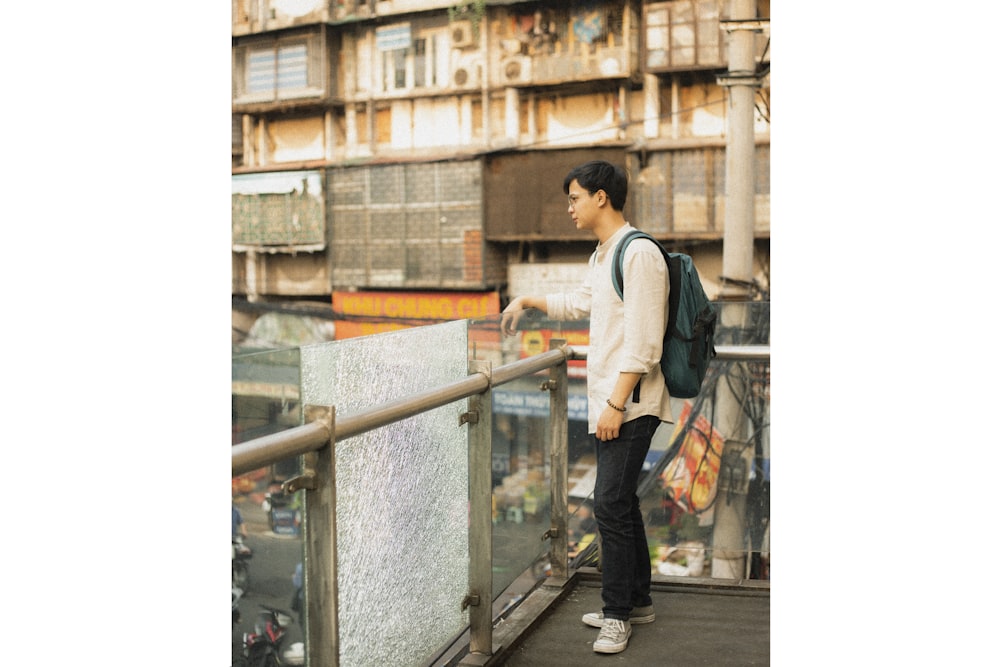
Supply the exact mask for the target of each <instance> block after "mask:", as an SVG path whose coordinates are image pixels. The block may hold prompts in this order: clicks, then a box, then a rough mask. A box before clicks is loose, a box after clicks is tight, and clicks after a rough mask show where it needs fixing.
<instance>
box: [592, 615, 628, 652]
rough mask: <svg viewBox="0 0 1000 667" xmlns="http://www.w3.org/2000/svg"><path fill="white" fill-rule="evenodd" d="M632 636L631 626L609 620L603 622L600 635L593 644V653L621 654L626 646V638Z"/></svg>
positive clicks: (616, 620)
mask: <svg viewBox="0 0 1000 667" xmlns="http://www.w3.org/2000/svg"><path fill="white" fill-rule="evenodd" d="M631 636H632V624H631V623H629V622H628V621H619V620H618V619H617V618H609V619H606V620H605V621H604V626H603V627H602V628H601V633H600V634H599V635H597V641H595V642H594V652H595V653H621V652H622V651H624V650H625V647H626V646H628V638H629V637H631Z"/></svg>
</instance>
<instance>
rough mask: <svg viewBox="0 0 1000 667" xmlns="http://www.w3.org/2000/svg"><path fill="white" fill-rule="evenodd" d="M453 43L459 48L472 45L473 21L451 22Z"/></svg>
mask: <svg viewBox="0 0 1000 667" xmlns="http://www.w3.org/2000/svg"><path fill="white" fill-rule="evenodd" d="M450 27H451V45H452V46H454V47H455V48H457V49H464V48H465V47H467V46H472V44H473V35H472V21H455V22H454V23H452V24H451V26H450Z"/></svg>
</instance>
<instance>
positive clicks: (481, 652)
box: [460, 360, 501, 665]
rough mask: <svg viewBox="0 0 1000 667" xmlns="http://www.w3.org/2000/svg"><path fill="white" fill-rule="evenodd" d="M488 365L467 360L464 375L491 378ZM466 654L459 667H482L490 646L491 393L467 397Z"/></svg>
mask: <svg viewBox="0 0 1000 667" xmlns="http://www.w3.org/2000/svg"><path fill="white" fill-rule="evenodd" d="M491 370H492V366H491V365H490V363H489V362H488V361H479V360H472V361H470V362H469V373H470V374H471V373H483V374H484V375H486V377H490V373H491ZM462 421H463V422H465V423H468V425H469V592H468V595H467V596H466V598H465V600H464V601H463V602H462V605H463V607H465V606H469V653H468V655H466V656H465V657H464V658H463V659H462V661H461V663H460V664H461V665H485V664H486V662H487V660H488V659H489V657H490V656H492V655H494V654H495V653H496V652H497V651H498V650H499V649H500V648H501V647H499V646H493V502H492V500H493V475H492V471H493V453H492V443H491V438H492V434H493V391H492V386H488V387H487V388H486V391H484V392H483V393H481V394H475V395H473V396H470V397H469V412H468V414H467V415H466V417H465V418H463V420H462Z"/></svg>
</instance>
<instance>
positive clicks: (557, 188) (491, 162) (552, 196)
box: [483, 146, 632, 241]
mask: <svg viewBox="0 0 1000 667" xmlns="http://www.w3.org/2000/svg"><path fill="white" fill-rule="evenodd" d="M588 160H607V161H608V162H612V163H614V164H619V165H622V166H625V149H624V148H622V147H614V146H607V147H599V148H574V149H566V150H551V151H534V152H530V153H503V154H495V155H492V156H490V157H489V158H488V159H487V165H486V169H485V171H484V183H483V189H484V195H485V202H486V208H485V221H486V239H487V240H488V241H529V240H531V241H560V240H588V241H589V240H593V238H594V236H593V234H592V233H590V232H588V231H581V230H578V229H576V227H575V226H574V225H573V221H572V219H571V218H570V216H569V213H568V205H567V203H566V197H565V195H564V194H563V189H562V184H563V178H564V177H565V176H566V174H567V173H569V171H570V170H571V169H573V167H575V166H577V165H579V164H582V163H584V162H587V161H588ZM631 210H632V196H631V195H630V196H629V198H628V201H627V202H626V205H625V217H626V219H628V218H629V216H630V215H631Z"/></svg>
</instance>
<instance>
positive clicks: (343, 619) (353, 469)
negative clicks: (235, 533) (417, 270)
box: [302, 321, 469, 667]
mask: <svg viewBox="0 0 1000 667" xmlns="http://www.w3.org/2000/svg"><path fill="white" fill-rule="evenodd" d="M467 327H468V323H467V322H465V321H456V322H448V323H445V324H439V325H433V326H425V327H418V328H413V329H406V330H403V331H396V332H391V333H385V334H379V335H375V336H366V337H362V338H352V339H348V340H343V341H335V342H333V343H324V344H321V345H313V346H309V347H303V348H302V400H303V403H304V404H306V405H309V404H315V405H334V406H336V410H337V414H338V415H349V414H354V413H357V412H360V411H361V410H364V409H366V408H369V407H372V406H375V405H378V404H380V403H383V402H385V401H390V400H395V399H399V398H403V397H406V396H409V395H411V394H413V393H416V392H421V391H426V390H428V389H433V388H436V387H440V386H441V385H444V384H448V383H451V382H454V381H456V380H459V379H462V378H465V377H466V376H467V375H468V372H469V368H468V366H469V362H468V331H467ZM467 409H468V403H467V401H466V400H465V399H463V400H460V401H457V402H455V403H451V404H449V405H446V406H443V407H441V408H437V409H435V410H432V411H430V412H426V413H423V414H421V415H417V416H415V417H411V418H409V419H406V420H404V421H402V422H399V423H397V424H391V425H389V426H386V427H383V428H380V429H376V430H375V431H370V432H368V433H364V434H361V435H359V436H355V437H353V438H349V439H347V440H344V441H341V442H338V443H336V473H337V480H336V484H337V499H336V500H337V549H338V554H337V566H338V575H337V581H338V586H339V590H340V609H339V630H340V633H339V634H340V637H339V640H340V664H341V665H351V666H364V665H373V666H375V665H377V666H378V667H383V666H384V665H420V664H424V663H425V662H426V661H427V660H428V659H429V658H431V657H432V656H433V655H434V654H435V653H437V651H438V650H439V649H441V648H442V647H444V646H445V645H446V644H448V643H450V641H451V640H452V639H453V638H454V637H455V636H456V635H458V634H459V633H460V632H462V631H463V629H464V628H465V626H466V625H467V624H468V612H467V611H466V612H463V611H462V610H461V603H462V599H463V598H464V597H465V594H466V593H467V590H468V574H469V538H468V484H469V473H468V429H466V428H462V427H459V416H460V415H461V414H462V413H463V412H465V411H466V410H467Z"/></svg>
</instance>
